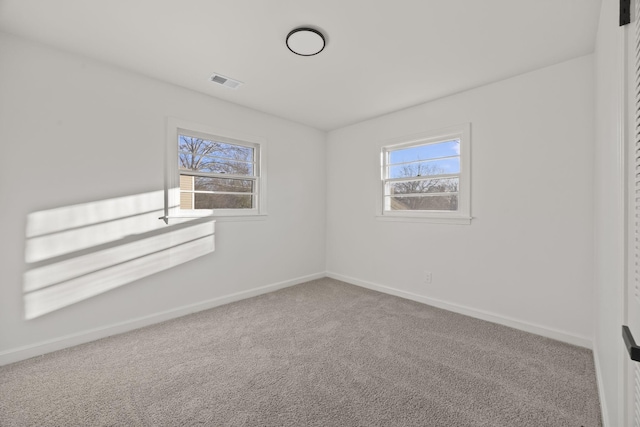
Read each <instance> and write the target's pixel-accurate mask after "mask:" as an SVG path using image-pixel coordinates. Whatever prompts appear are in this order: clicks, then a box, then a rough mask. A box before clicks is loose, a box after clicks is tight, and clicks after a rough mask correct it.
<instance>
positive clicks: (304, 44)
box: [287, 27, 325, 56]
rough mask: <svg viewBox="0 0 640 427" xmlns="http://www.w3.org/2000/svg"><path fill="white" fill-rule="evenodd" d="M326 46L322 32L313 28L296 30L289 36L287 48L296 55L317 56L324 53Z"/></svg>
mask: <svg viewBox="0 0 640 427" xmlns="http://www.w3.org/2000/svg"><path fill="white" fill-rule="evenodd" d="M324 45H325V40H324V36H323V35H322V33H321V32H320V31H318V30H314V29H313V28H307V27H300V28H296V29H295V30H293V31H291V32H290V33H289V34H288V35H287V47H288V48H289V50H290V51H291V52H293V53H295V54H296V55H300V56H313V55H317V54H319V53H320V52H322V49H324Z"/></svg>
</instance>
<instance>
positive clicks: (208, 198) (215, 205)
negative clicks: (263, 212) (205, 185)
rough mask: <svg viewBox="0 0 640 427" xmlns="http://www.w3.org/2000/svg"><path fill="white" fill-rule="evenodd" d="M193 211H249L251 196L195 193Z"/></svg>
mask: <svg viewBox="0 0 640 427" xmlns="http://www.w3.org/2000/svg"><path fill="white" fill-rule="evenodd" d="M194 198H195V209H251V208H252V207H253V206H252V204H253V202H252V200H253V196H251V195H250V194H247V195H246V196H245V195H237V194H207V193H195V194H194Z"/></svg>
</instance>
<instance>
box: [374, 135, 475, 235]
mask: <svg viewBox="0 0 640 427" xmlns="http://www.w3.org/2000/svg"><path fill="white" fill-rule="evenodd" d="M452 139H459V140H460V174H459V189H458V210H456V211H426V210H420V211H419V210H406V211H400V210H395V211H394V210H387V209H386V208H385V188H386V185H387V181H388V179H389V178H388V175H387V174H388V172H387V171H388V168H387V163H388V161H389V153H390V152H391V151H395V150H399V149H404V148H409V147H415V146H420V145H428V144H437V143H439V142H446V141H450V140H452ZM377 194H378V197H377V207H376V210H377V212H376V217H377V218H378V219H382V220H390V221H408V222H412V221H420V222H432V223H450V224H470V223H471V124H470V123H464V124H460V125H454V126H450V127H447V128H443V129H438V130H434V131H427V132H422V133H419V134H415V135H410V136H403V137H398V138H393V139H391V140H387V141H385V142H384V143H383V145H382V147H381V149H380V182H379V186H378V190H377Z"/></svg>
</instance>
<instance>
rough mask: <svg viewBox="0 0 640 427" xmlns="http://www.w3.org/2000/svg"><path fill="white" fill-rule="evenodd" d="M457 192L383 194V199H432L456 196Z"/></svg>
mask: <svg viewBox="0 0 640 427" xmlns="http://www.w3.org/2000/svg"><path fill="white" fill-rule="evenodd" d="M457 195H458V192H457V191H452V192H449V193H406V194H404V193H395V194H385V197H432V196H457Z"/></svg>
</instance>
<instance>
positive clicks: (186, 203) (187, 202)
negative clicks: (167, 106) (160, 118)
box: [167, 119, 266, 217]
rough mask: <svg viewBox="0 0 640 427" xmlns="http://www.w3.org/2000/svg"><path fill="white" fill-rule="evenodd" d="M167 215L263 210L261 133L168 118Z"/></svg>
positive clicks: (239, 213) (241, 213) (255, 212)
mask: <svg viewBox="0 0 640 427" xmlns="http://www.w3.org/2000/svg"><path fill="white" fill-rule="evenodd" d="M167 128H168V130H167V139H168V151H167V154H168V155H167V159H168V163H169V165H168V171H167V174H168V207H167V211H168V214H167V216H168V217H200V216H210V215H214V216H255V215H263V214H266V210H265V198H264V193H265V178H264V175H265V174H264V170H263V168H264V156H265V151H266V143H265V141H264V140H262V139H260V138H256V137H253V136H247V135H239V134H237V133H233V132H229V131H220V130H217V129H213V128H211V127H209V126H206V125H199V124H193V123H187V122H183V121H180V120H177V119H169V121H168V127H167Z"/></svg>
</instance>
